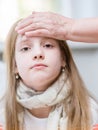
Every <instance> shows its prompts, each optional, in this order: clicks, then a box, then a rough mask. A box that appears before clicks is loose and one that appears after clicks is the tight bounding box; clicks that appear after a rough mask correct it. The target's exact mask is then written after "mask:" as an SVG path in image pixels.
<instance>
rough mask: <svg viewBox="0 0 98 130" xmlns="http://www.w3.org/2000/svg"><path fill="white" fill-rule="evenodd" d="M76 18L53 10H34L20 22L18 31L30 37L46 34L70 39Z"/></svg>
mask: <svg viewBox="0 0 98 130" xmlns="http://www.w3.org/2000/svg"><path fill="white" fill-rule="evenodd" d="M73 23H74V20H73V19H71V18H67V17H64V16H62V15H59V14H56V13H51V12H33V13H32V15H30V16H28V17H27V18H25V19H23V20H22V21H21V22H19V23H18V25H17V27H16V31H17V32H18V33H19V34H25V35H26V36H28V37H32V36H44V37H51V38H55V39H59V40H68V35H69V34H70V31H71V28H72V24H73Z"/></svg>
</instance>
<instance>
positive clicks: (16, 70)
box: [14, 62, 18, 74]
mask: <svg viewBox="0 0 98 130" xmlns="http://www.w3.org/2000/svg"><path fill="white" fill-rule="evenodd" d="M14 72H15V74H17V73H18V68H17V65H16V62H15V68H14Z"/></svg>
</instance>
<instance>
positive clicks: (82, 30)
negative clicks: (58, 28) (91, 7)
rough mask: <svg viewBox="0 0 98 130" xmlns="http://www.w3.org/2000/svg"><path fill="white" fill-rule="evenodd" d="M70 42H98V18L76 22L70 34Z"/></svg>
mask: <svg viewBox="0 0 98 130" xmlns="http://www.w3.org/2000/svg"><path fill="white" fill-rule="evenodd" d="M67 39H68V40H72V41H79V42H94V43H97V42H98V18H86V19H79V20H74V23H73V25H72V27H71V30H70V31H69V33H68V37H67Z"/></svg>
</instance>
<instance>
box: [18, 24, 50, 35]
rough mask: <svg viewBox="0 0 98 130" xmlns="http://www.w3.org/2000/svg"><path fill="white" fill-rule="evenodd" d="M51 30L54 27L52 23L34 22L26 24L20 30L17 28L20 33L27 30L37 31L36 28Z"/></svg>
mask: <svg viewBox="0 0 98 130" xmlns="http://www.w3.org/2000/svg"><path fill="white" fill-rule="evenodd" d="M39 29H40V30H41V29H44V30H49V31H50V32H51V31H52V28H51V26H50V25H47V24H45V23H34V24H30V25H29V26H26V27H24V28H22V29H20V30H17V32H18V33H19V34H24V33H25V32H30V31H35V30H39Z"/></svg>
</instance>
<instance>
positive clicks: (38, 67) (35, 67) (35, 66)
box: [31, 64, 48, 70]
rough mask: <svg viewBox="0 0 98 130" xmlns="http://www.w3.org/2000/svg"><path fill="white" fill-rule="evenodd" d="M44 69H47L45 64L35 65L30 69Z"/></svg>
mask: <svg viewBox="0 0 98 130" xmlns="http://www.w3.org/2000/svg"><path fill="white" fill-rule="evenodd" d="M46 67H48V66H47V65H45V64H35V65H33V66H32V67H31V69H32V68H34V69H39V70H40V69H44V68H46Z"/></svg>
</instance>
